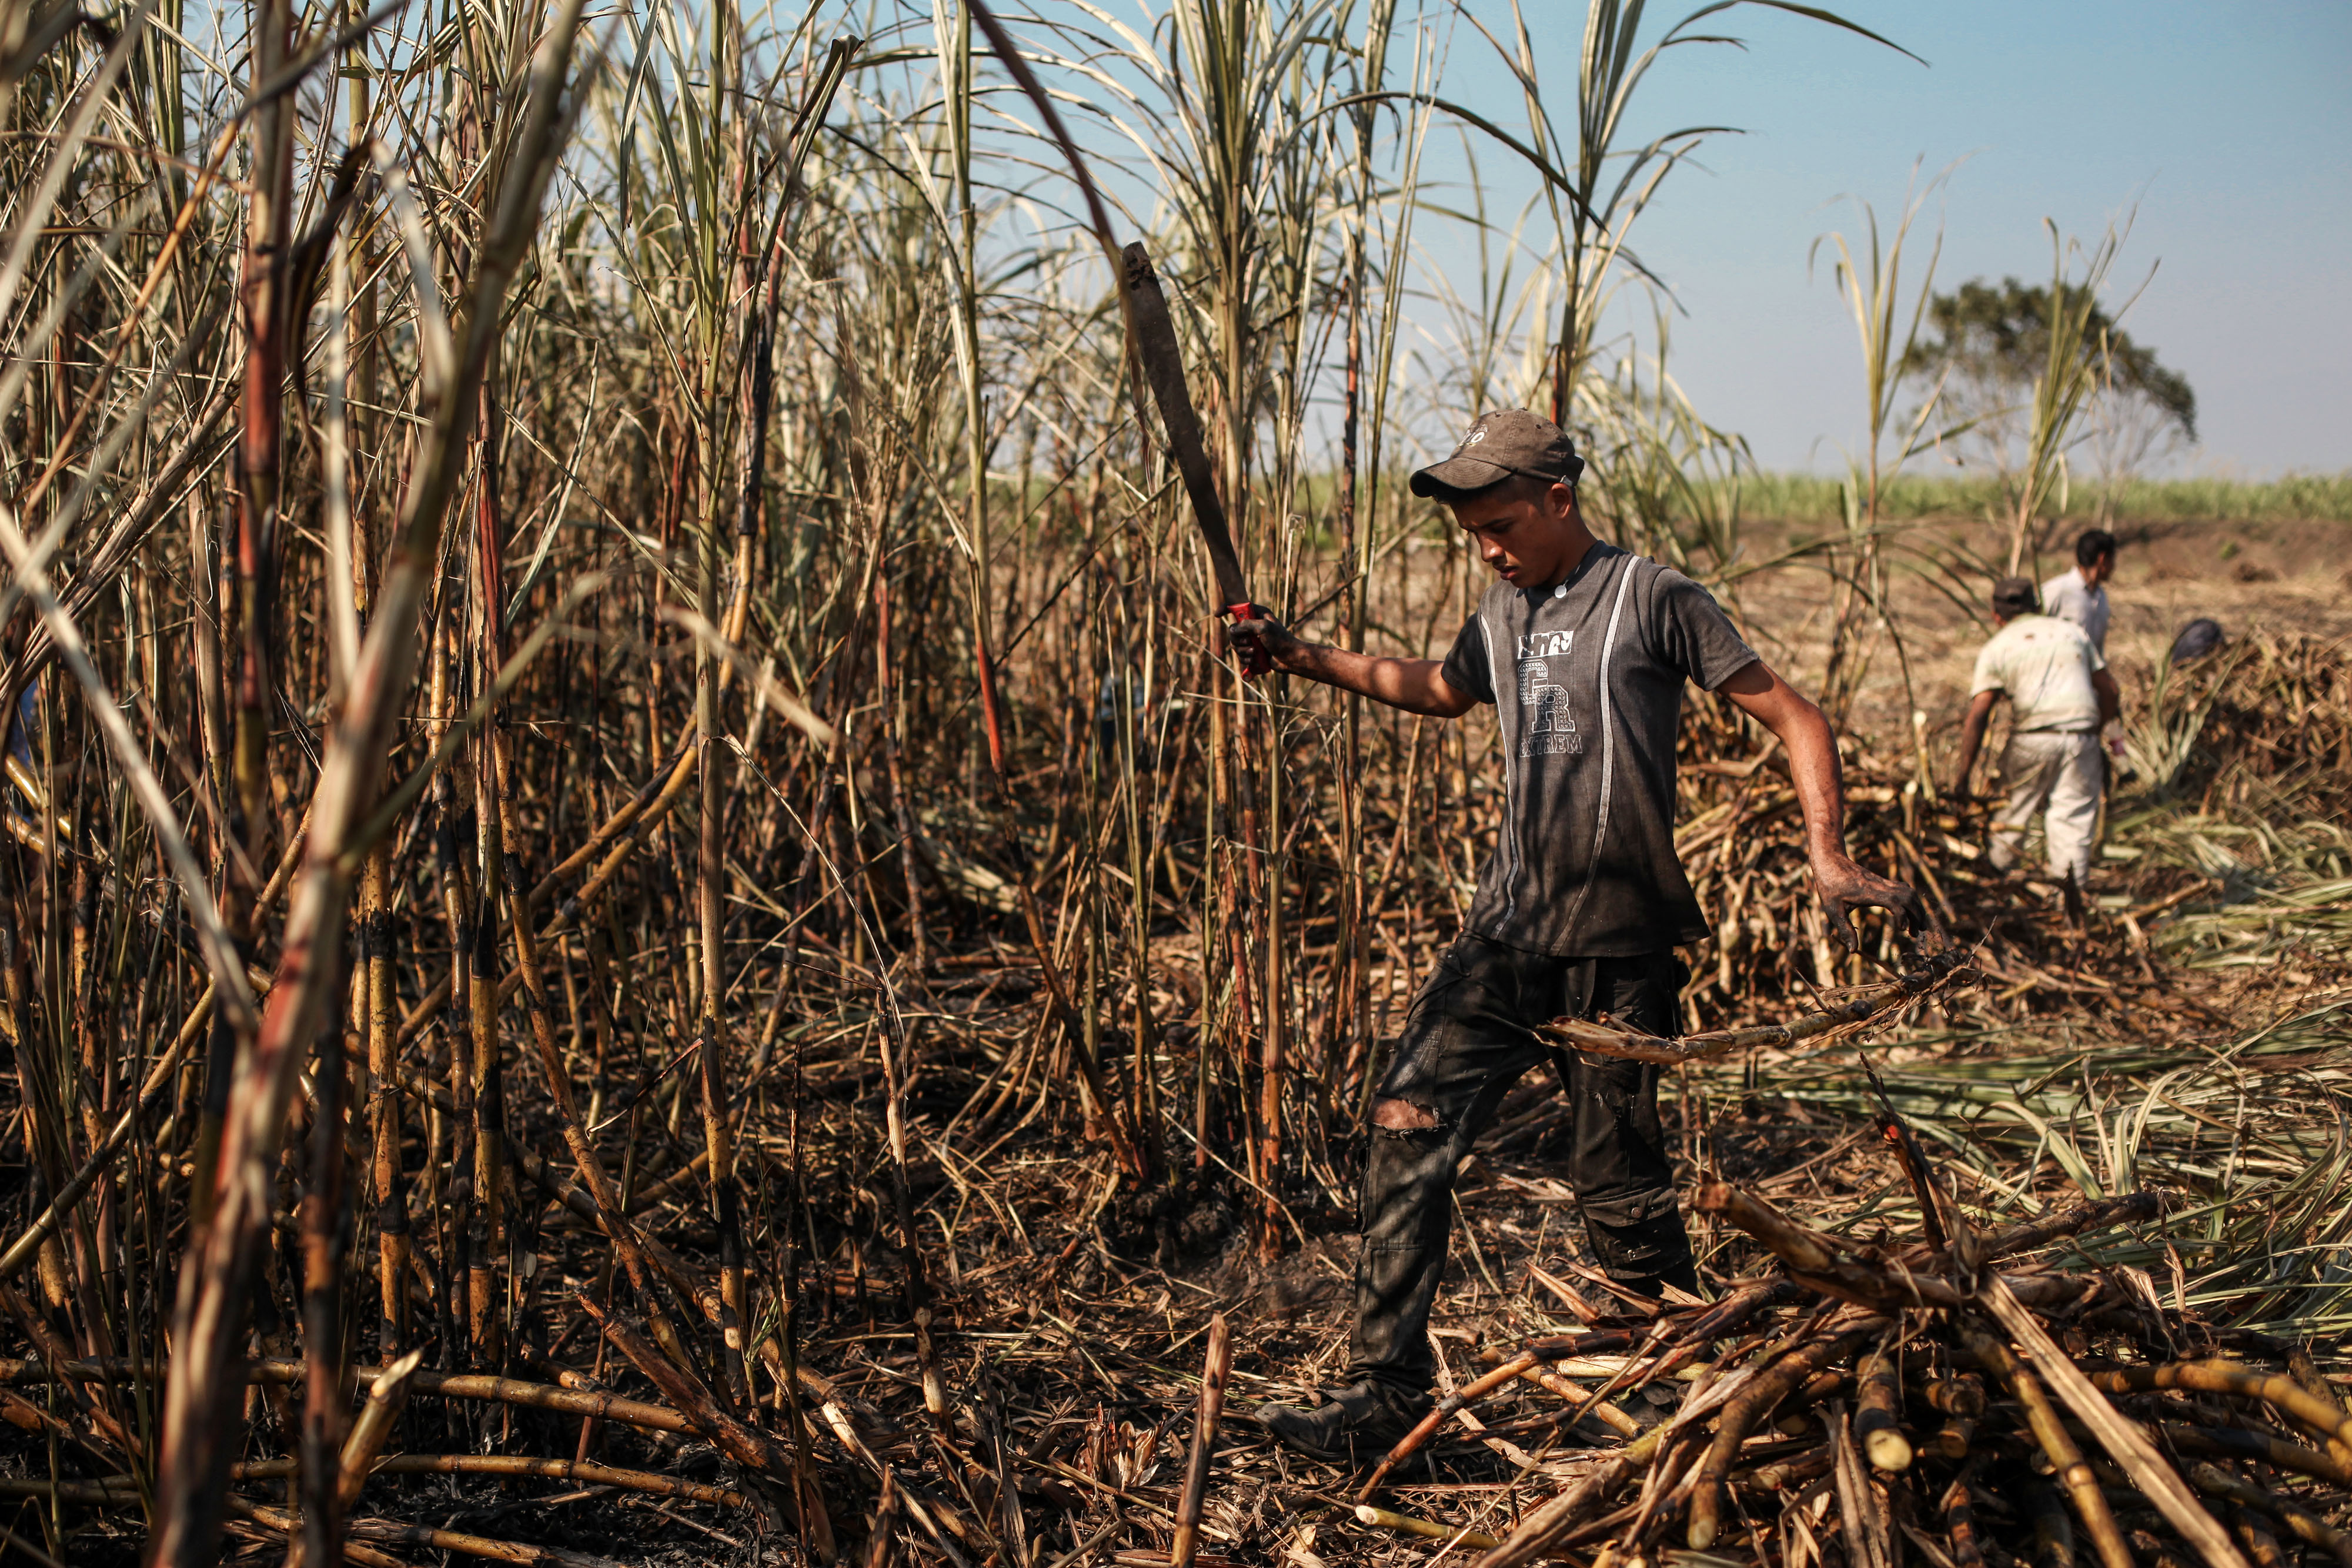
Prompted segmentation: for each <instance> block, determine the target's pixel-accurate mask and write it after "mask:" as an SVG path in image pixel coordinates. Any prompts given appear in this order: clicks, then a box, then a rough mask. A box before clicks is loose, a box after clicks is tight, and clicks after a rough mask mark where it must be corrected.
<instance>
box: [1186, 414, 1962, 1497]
mask: <svg viewBox="0 0 2352 1568" xmlns="http://www.w3.org/2000/svg"><path fill="white" fill-rule="evenodd" d="M1583 470H1584V461H1583V459H1582V458H1580V457H1579V456H1578V455H1576V453H1575V451H1574V449H1573V448H1572V446H1571V445H1570V441H1569V438H1568V436H1567V434H1566V433H1565V432H1563V431H1562V430H1560V429H1559V426H1557V425H1555V424H1553V423H1551V422H1550V421H1549V420H1547V419H1544V418H1542V417H1541V416H1539V415H1538V414H1534V413H1528V412H1526V411H1525V410H1518V409H1513V410H1506V411H1502V412H1498V413H1488V414H1486V415H1484V416H1482V417H1481V418H1480V419H1479V420H1478V421H1477V423H1475V424H1473V425H1472V426H1471V427H1470V429H1469V431H1468V432H1467V433H1466V434H1465V435H1464V437H1463V440H1462V443H1461V444H1460V445H1459V446H1458V447H1457V448H1456V449H1455V451H1454V455H1452V456H1451V457H1449V458H1447V459H1446V460H1445V461H1444V462H1442V463H1439V464H1436V465H1433V466H1431V467H1428V468H1424V469H1422V470H1421V471H1420V472H1419V473H1416V474H1415V475H1414V476H1412V490H1413V494H1415V495H1416V496H1422V497H1433V498H1435V499H1436V500H1438V501H1440V502H1443V503H1444V504H1445V505H1446V506H1448V507H1451V508H1452V509H1453V512H1454V520H1455V521H1456V522H1457V523H1459V524H1460V526H1461V527H1462V528H1463V530H1464V531H1465V533H1467V534H1468V535H1469V536H1470V538H1471V539H1472V540H1473V541H1474V542H1475V545H1476V548H1477V550H1478V554H1479V558H1480V559H1482V560H1484V561H1485V562H1486V564H1487V565H1488V566H1489V567H1491V568H1493V569H1494V571H1495V574H1496V577H1497V579H1499V580H1498V581H1496V583H1495V584H1494V585H1493V586H1492V587H1490V588H1488V589H1487V591H1486V593H1485V595H1484V596H1483V597H1482V598H1481V599H1480V600H1479V602H1478V609H1477V613H1475V615H1473V616H1471V617H1470V619H1469V621H1468V622H1465V624H1464V626H1463V628H1462V632H1461V634H1460V635H1459V636H1458V637H1456V638H1455V639H1454V648H1453V651H1452V652H1451V653H1448V654H1447V655H1446V657H1445V658H1444V660H1443V661H1439V660H1433V659H1394V658H1383V657H1378V656H1375V655H1372V654H1368V653H1349V652H1348V651H1346V650H1345V649H1340V648H1333V647H1328V646H1324V645H1321V644H1318V643H1307V642H1304V641H1301V640H1300V639H1299V638H1297V636H1295V635H1293V634H1292V633H1291V632H1289V631H1288V630H1287V629H1286V628H1285V627H1284V626H1283V625H1282V624H1281V623H1280V622H1276V621H1274V620H1272V619H1270V618H1266V617H1265V615H1264V614H1263V612H1261V613H1260V615H1259V617H1258V618H1256V619H1252V620H1244V621H1239V622H1235V623H1234V626H1233V627H1232V629H1231V631H1230V632H1229V635H1230V637H1231V639H1232V641H1233V642H1234V644H1235V645H1236V646H1237V647H1240V648H1244V649H1247V648H1249V647H1255V648H1257V649H1261V650H1263V651H1264V653H1265V654H1266V655H1267V656H1268V657H1270V658H1271V659H1272V661H1273V662H1274V664H1276V667H1278V668H1280V669H1284V670H1287V671H1290V672H1291V673H1293V674H1301V675H1306V676H1307V677H1309V678H1310V679H1314V680H1318V681H1322V682H1325V683H1327V684H1328V685H1335V686H1339V687H1341V688H1343V689H1345V690H1348V691H1351V692H1357V693H1360V694H1361V695H1365V696H1368V697H1371V698H1373V699H1375V700H1376V701H1380V702H1383V703H1387V704H1389V705H1390V706H1393V707H1399V708H1402V709H1404V710H1405V711H1407V712H1409V713H1419V714H1428V715H1432V716H1437V717H1444V718H1453V717H1457V716H1461V715H1463V714H1465V713H1468V712H1469V711H1470V709H1471V708H1472V707H1473V706H1476V705H1477V704H1480V703H1486V704H1489V705H1491V706H1493V707H1494V708H1495V710H1496V717H1497V719H1498V720H1499V722H1500V727H1501V739H1502V759H1503V780H1504V793H1505V797H1506V804H1505V810H1504V816H1503V823H1502V831H1501V834H1500V837H1499V840H1498V841H1497V843H1496V849H1495V852H1494V854H1493V855H1492V857H1490V858H1489V859H1488V861H1487V862H1486V869H1485V871H1484V872H1483V873H1481V875H1480V877H1479V881H1478V891H1477V894H1476V896H1475V899H1474V900H1473V902H1472V904H1471V905H1470V911H1469V915H1468V918H1467V920H1466V921H1465V930H1464V932H1463V934H1462V936H1461V938H1460V940H1458V941H1457V942H1455V943H1454V946H1453V947H1452V948H1451V949H1449V950H1448V951H1447V953H1446V954H1445V956H1444V958H1443V959H1442V960H1440V962H1439V964H1438V967H1437V970H1436V972H1435V973H1434V974H1433V975H1432V976H1431V977H1430V978H1429V980H1428V982H1427V983H1426V984H1425V985H1424V986H1423V988H1422V990H1421V994H1420V995H1419V996H1418V997H1417V998H1415V999H1414V1002H1413V1005H1412V1011H1411V1013H1410V1014H1409V1015H1408V1017H1407V1019H1406V1023H1405V1030H1404V1038H1403V1040H1402V1042H1401V1043H1400V1044H1399V1046H1398V1049H1397V1052H1396V1056H1395V1058H1394V1060H1393V1061H1391V1063H1390V1065H1389V1068H1388V1071H1387V1074H1386V1076H1385V1077H1384V1078H1383V1079H1382V1080H1381V1084H1380V1089H1379V1092H1378V1095H1377V1097H1376V1098H1375V1100H1374V1102H1373V1106H1372V1125H1373V1131H1372V1137H1371V1147H1370V1154H1369V1155H1368V1157H1367V1160H1366V1164H1365V1170H1364V1176H1363V1186H1362V1189H1361V1194H1360V1224H1361V1228H1362V1243H1361V1251H1360V1255H1359V1257H1358V1260H1357V1265H1356V1322H1355V1333H1354V1343H1353V1345H1352V1353H1353V1354H1352V1365H1351V1366H1350V1369H1349V1373H1350V1378H1351V1383H1350V1385H1349V1386H1348V1387H1346V1388H1345V1389H1342V1390H1339V1391H1337V1392H1335V1393H1334V1395H1333V1396H1332V1397H1330V1398H1329V1399H1328V1401H1327V1402H1326V1403H1325V1404H1323V1405H1322V1406H1319V1407H1318V1408H1316V1409H1313V1410H1304V1409H1299V1408H1297V1407H1294V1406H1284V1405H1268V1406H1264V1407H1263V1408H1262V1409H1260V1410H1259V1412H1258V1419H1259V1420H1260V1421H1261V1422H1263V1423H1264V1424H1265V1427H1267V1428H1268V1429H1269V1430H1270V1431H1271V1432H1272V1433H1273V1434H1274V1435H1275V1436H1276V1437H1279V1438H1280V1439H1281V1440H1283V1441H1284V1442H1286V1443H1287V1444H1289V1445H1290V1446H1291V1447H1292V1448H1297V1449H1299V1450H1301V1451H1302V1452H1305V1453H1307V1454H1309V1455H1311V1456H1314V1457H1317V1458H1328V1459H1345V1458H1350V1457H1353V1456H1358V1455H1361V1454H1366V1453H1370V1452H1372V1451H1374V1450H1377V1449H1380V1448H1386V1447H1387V1446H1388V1445H1390V1444H1391V1443H1393V1442H1394V1441H1395V1440H1396V1438H1397V1437H1400V1436H1401V1435H1402V1434H1403V1433H1404V1432H1405V1431H1407V1430H1408V1429H1409V1428H1410V1427H1412V1424H1413V1423H1414V1422H1415V1421H1417V1420H1418V1419H1419V1418H1420V1417H1421V1416H1422V1415H1423V1413H1424V1412H1426V1411H1427V1410H1428V1408H1429V1404H1430V1396H1429V1384H1430V1379H1431V1377H1432V1375H1433V1372H1434V1370H1435V1368H1434V1364H1433V1358H1432V1356H1431V1353H1430V1348H1429V1343H1428V1333H1427V1329H1428V1322H1429V1313H1430V1308H1431V1305H1432V1303H1433V1301H1434V1300H1435V1297H1436V1293H1437V1286H1438V1281H1439V1277H1440V1275H1441V1274H1442V1273H1443V1271H1444V1266H1445V1251H1446V1243H1447V1239H1448V1233H1449V1231H1450V1229H1451V1219H1452V1211H1453V1188H1454V1171H1455V1168H1456V1167H1457V1166H1459V1165H1460V1163H1461V1161H1462V1158H1463V1156H1464V1155H1466V1154H1467V1153H1468V1152H1469V1150H1470V1146H1471V1145H1472V1143H1473V1142H1474V1141H1475V1139H1476V1137H1477V1135H1478V1134H1479V1131H1480V1130H1481V1129H1482V1128H1483V1127H1484V1126H1485V1125H1486V1123H1487V1121H1488V1120H1489V1119H1490V1118H1491V1117H1492V1116H1493V1114H1494V1113H1495V1109H1496V1106H1497V1105H1498V1104H1499V1103H1501V1101H1502V1098H1503V1095H1504V1094H1505V1092H1507V1090H1508V1089H1509V1088H1510V1086H1511V1084H1512V1082H1514V1081H1515V1080H1516V1079H1517V1078H1518V1076H1519V1075H1520V1074H1521V1073H1522V1072H1524V1071H1527V1070H1528V1068H1529V1067H1531V1066H1533V1065H1535V1064H1536V1063H1538V1062H1539V1061H1544V1060H1545V1059H1546V1058H1547V1056H1548V1055H1549V1052H1550V1048H1549V1046H1548V1045H1547V1044H1546V1043H1545V1041H1544V1040H1542V1039H1541V1038H1540V1037H1538V1035H1537V1034H1536V1033H1535V1032H1534V1029H1535V1026H1536V1025H1538V1024H1541V1023H1544V1022H1546V1021H1548V1020H1549V1019H1556V1018H1560V1017H1564V1016H1571V1015H1572V1016H1577V1017H1586V1018H1590V1017H1595V1016H1598V1015H1601V1014H1604V1013H1605V1014H1607V1015H1608V1016H1609V1017H1611V1018H1612V1019H1617V1020H1619V1021H1622V1022H1623V1023H1625V1024H1627V1025H1629V1026H1630V1027H1632V1028H1633V1029H1636V1030H1642V1031H1644V1032H1646V1033H1650V1034H1655V1035H1666V1036H1670V1035H1673V1034H1675V1032H1677V1026H1676V1015H1677V1009H1678V998H1679V993H1680V988H1681V986H1682V984H1683V982H1684V979H1685V977H1686V976H1687V973H1688V971H1687V970H1686V969H1685V967H1684V966H1683V965H1682V963H1681V962H1680V961H1679V960H1678V959H1677V958H1676V957H1675V952H1674V949H1675V945H1676V944H1678V943H1685V942H1696V941H1699V940H1701V939H1703V938H1704V937H1706V936H1707V935H1708V927H1707V925H1706V920H1705V919H1704V918H1703V917H1702V916H1701V915H1700V913H1699V908H1698V902H1697V900H1696V898H1695V897H1694V896H1693V894H1692V893H1691V887H1690V883H1689V881H1688V879H1687V878H1685V875H1684V874H1683V868H1682V862H1680V860H1679V859H1678V858H1677V857H1676V855H1675V843H1674V824H1675V731H1676V728H1677V727H1678V725H1679V722H1680V718H1681V710H1682V694H1683V686H1684V683H1685V682H1690V683H1693V684H1696V685H1698V686H1700V687H1701V688H1702V689H1704V690H1707V691H1712V692H1719V693H1721V694H1722V695H1725V696H1727V697H1728V698H1729V699H1730V700H1731V701H1732V702H1733V703H1735V704H1737V705H1738V706H1739V707H1740V708H1741V709H1742V710H1743V711H1744V712H1746V713H1748V715H1750V716H1753V717H1754V718H1755V719H1756V720H1757V721H1758V722H1759V724H1761V725H1763V726H1764V727H1765V728H1767V729H1769V730H1770V731H1771V732H1772V733H1773V734H1774V735H1776V736H1778V737H1780V744H1781V746H1782V747H1784V748H1785V749H1786V752H1787V756H1788V759H1789V767H1790V777H1791V778H1792V779H1794V781H1795V784H1796V789H1797V798H1798V800H1799V803H1800V804H1801V808H1802V810H1803V811H1804V819H1805V848H1806V852H1807V854H1808V856H1809V858H1810V860H1811V869H1812V874H1813V884H1814V888H1815V891H1816V892H1817V894H1819V896H1820V897H1821V900H1822V907H1823V910H1824V912H1825V913H1826V914H1827V915H1828V917H1829V921H1830V924H1831V926H1832V929H1833V930H1834V931H1835V932H1836V933H1837V935H1838V936H1839V937H1840V939H1841V940H1843V941H1844V942H1845V943H1847V944H1848V945H1849V946H1852V945H1853V943H1854V941H1855V937H1854V934H1853V926H1852V924H1851V922H1850V920H1849V917H1848V912H1849V911H1850V910H1853V909H1855V908H1859V907H1863V906H1865V905H1877V906H1880V907H1883V908H1887V909H1892V910H1895V911H1897V912H1899V913H1900V914H1901V915H1903V917H1904V919H1905V921H1906V924H1907V925H1908V926H1909V928H1910V929H1913V930H1918V929H1920V928H1921V927H1922V926H1924V925H1925V924H1926V918H1927V917H1926V912H1925V910H1924V908H1923V907H1922V906H1921V904H1920V903H1919V899H1918V897H1917V895H1916V894H1914V893H1913V892H1912V890H1911V889H1910V888H1909V887H1907V886H1906V885H1904V884H1903V883H1897V882H1890V881H1888V880H1887V879H1885V877H1881V876H1877V875H1874V874H1873V873H1870V872H1868V871H1866V870H1864V868H1863V867H1861V866H1859V865H1857V864H1855V863H1854V862H1853V861H1852V860H1851V859H1849V858H1847V856H1846V853H1845V849H1844V819H1845V807H1844V800H1843V790H1842V786H1841V784H1840V779H1839V772H1838V755H1837V743H1836V738H1835V737H1834V736H1833V735H1832V733H1831V730H1830V727H1829V722H1828V721H1827V720H1826V719H1825V718H1823V717H1822V712H1821V710H1820V709H1819V708H1817V707H1815V706H1813V705H1812V704H1811V702H1808V701H1807V700H1806V699H1805V698H1804V697H1803V696H1801V695H1799V694H1798V693H1797V692H1796V691H1795V690H1794V689H1792V688H1791V687H1790V685H1789V684H1788V683H1787V682H1786V681H1784V680H1782V679H1781V678H1780V676H1779V675H1777V674H1774V673H1773V672H1772V671H1771V670H1770V669H1769V667H1768V666H1767V665H1766V664H1764V662H1763V661H1762V660H1760V659H1759V658H1758V657H1757V656H1756V654H1755V652H1754V651H1753V650H1752V649H1750V648H1749V647H1748V644H1747V643H1746V642H1745V641H1743V640H1742V639H1741V637H1740V635H1739V633H1738V631H1737V630H1735V629H1734V628H1733V626H1732V624H1731V622H1730V621H1729V620H1728V619H1727V618H1726V616H1725V615H1724V613H1723V611H1722V609H1721V608H1720V607H1719V606H1718V605H1717V603H1716V601H1715V600H1714V599H1713V597H1712V596H1710V595H1709V594H1708V593H1707V591H1706V590H1705V589H1703V588H1701V587H1699V585H1698V584H1696V582H1693V581H1692V580H1690V579H1689V578H1686V577H1685V576H1683V575H1682V574H1681V573H1680V572H1677V571H1674V570H1670V569H1668V568H1666V567H1663V566H1660V565H1659V564H1657V563H1656V562H1655V561H1652V560H1648V559H1643V558H1642V557H1639V556H1635V555H1632V554H1629V553H1627V552H1626V551H1624V550H1622V549H1618V548H1616V547H1615V546H1613V545H1608V544H1603V543H1601V541H1600V540H1598V539H1596V538H1593V537H1592V535H1591V532H1589V531H1588V530H1587V529H1586V528H1585V525H1584V519H1583V517H1582V516H1581V515H1580V512H1579V510H1578V507H1577V497H1576V483H1577V479H1578V477H1579V476H1580V475H1581V474H1582V472H1583ZM1566 1076H1567V1078H1568V1081H1569V1082H1568V1087H1569V1092H1570V1102H1571V1103H1570V1115H1571V1143H1570V1155H1569V1159H1570V1168H1569V1173H1568V1174H1569V1179H1570V1185H1571V1186H1573V1187H1574V1189H1575V1192H1576V1198H1577V1205H1578V1207H1579V1209H1580V1211H1581V1214H1582V1218H1583V1221H1584V1228H1585V1235H1586V1238H1587V1239H1588V1241H1589V1242H1590V1243H1591V1249H1592V1251H1593V1253H1594V1255H1595V1256H1596V1257H1597V1258H1598V1259H1599V1260H1600V1262H1601V1267H1602V1268H1603V1269H1604V1270H1607V1272H1608V1274H1609V1275H1610V1276H1611V1277H1612V1279H1613V1280H1615V1281H1619V1282H1620V1283H1621V1284H1622V1285H1623V1286H1625V1287H1627V1288H1629V1289H1632V1290H1634V1291H1640V1292H1643V1293H1646V1294H1652V1295H1654V1294H1656V1293H1658V1292H1659V1291H1660V1290H1661V1288H1662V1287H1664V1286H1666V1285H1672V1286H1675V1287H1677V1288H1679V1289H1681V1290H1683V1291H1696V1290H1697V1289H1698V1284H1699V1281H1698V1276H1697V1272H1696V1268H1695V1266H1694V1263H1693V1260H1692V1256H1691V1248H1690V1241H1689V1239H1688V1238H1687V1236H1686V1235H1685V1232H1684V1229H1683V1222H1682V1215H1681V1213H1680V1210H1679V1209H1678V1207H1676V1203H1675V1189H1674V1179H1673V1171H1672V1166H1671V1165H1670V1163H1669V1161H1668V1158H1667V1154H1666V1146H1665V1140H1664V1134H1663V1132H1662V1129H1661V1127H1660V1124H1659V1120H1658V1103H1657V1085H1658V1073H1657V1069H1656V1068H1654V1067H1649V1066H1643V1065H1641V1064H1638V1063H1634V1062H1630V1061H1622V1060H1619V1059H1616V1058H1610V1057H1601V1056H1586V1055H1584V1054H1582V1053H1580V1052H1574V1051H1570V1052H1567V1053H1566Z"/></svg>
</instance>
